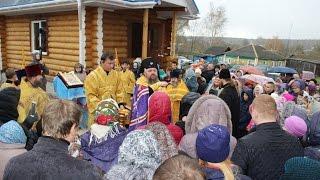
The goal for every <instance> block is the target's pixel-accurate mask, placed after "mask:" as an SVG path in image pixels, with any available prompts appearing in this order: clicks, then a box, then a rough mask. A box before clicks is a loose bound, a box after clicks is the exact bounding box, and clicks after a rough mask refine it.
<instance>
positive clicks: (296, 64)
mask: <svg viewBox="0 0 320 180" xmlns="http://www.w3.org/2000/svg"><path fill="white" fill-rule="evenodd" d="M286 65H287V66H288V67H291V68H294V69H296V70H297V71H298V72H300V73H301V72H302V71H311V72H313V73H314V74H315V76H316V77H318V76H320V59H319V60H312V59H301V58H295V57H291V58H288V59H287V63H286Z"/></svg>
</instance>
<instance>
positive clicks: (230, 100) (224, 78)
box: [219, 69, 240, 138]
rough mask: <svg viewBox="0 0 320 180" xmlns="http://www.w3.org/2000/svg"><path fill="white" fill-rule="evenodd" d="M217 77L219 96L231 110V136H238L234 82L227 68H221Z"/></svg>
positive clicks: (237, 103) (237, 111)
mask: <svg viewBox="0 0 320 180" xmlns="http://www.w3.org/2000/svg"><path fill="white" fill-rule="evenodd" d="M219 79H220V80H221V82H222V88H223V90H222V91H221V93H220V95H219V97H220V98H221V99H222V100H223V101H224V102H225V103H227V105H228V107H229V109H230V111H231V121H232V136H234V137H236V138H238V137H239V132H238V124H239V119H240V98H239V94H238V91H237V89H236V87H235V84H234V83H233V81H232V80H231V75H230V71H229V69H221V71H220V74H219Z"/></svg>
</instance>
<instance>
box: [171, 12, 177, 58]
mask: <svg viewBox="0 0 320 180" xmlns="http://www.w3.org/2000/svg"><path fill="white" fill-rule="evenodd" d="M176 42H177V13H176V12H175V11H173V17H172V31H171V48H170V55H171V56H176Z"/></svg>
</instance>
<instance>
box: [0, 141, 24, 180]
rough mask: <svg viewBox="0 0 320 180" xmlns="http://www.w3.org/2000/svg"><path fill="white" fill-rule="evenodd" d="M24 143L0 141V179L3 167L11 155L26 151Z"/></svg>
mask: <svg viewBox="0 0 320 180" xmlns="http://www.w3.org/2000/svg"><path fill="white" fill-rule="evenodd" d="M24 147H25V144H6V143H3V142H0V162H1V163H0V177H1V178H0V179H2V176H3V172H4V168H5V167H6V164H7V163H8V162H9V160H10V159H11V158H12V157H15V156H17V155H20V154H22V153H25V152H27V150H26V149H25V148H24Z"/></svg>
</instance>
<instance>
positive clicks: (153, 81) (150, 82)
mask: <svg viewBox="0 0 320 180" xmlns="http://www.w3.org/2000/svg"><path fill="white" fill-rule="evenodd" d="M157 82H159V78H155V79H148V84H149V85H152V84H155V83H157Z"/></svg>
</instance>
